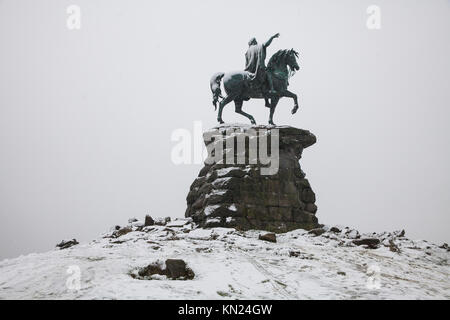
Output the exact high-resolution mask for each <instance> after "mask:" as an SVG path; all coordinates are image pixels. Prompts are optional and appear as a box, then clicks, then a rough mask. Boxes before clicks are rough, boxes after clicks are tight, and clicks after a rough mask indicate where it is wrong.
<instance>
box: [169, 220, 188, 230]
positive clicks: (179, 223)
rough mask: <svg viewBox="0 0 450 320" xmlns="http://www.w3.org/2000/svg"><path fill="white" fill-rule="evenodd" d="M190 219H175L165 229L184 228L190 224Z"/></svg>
mask: <svg viewBox="0 0 450 320" xmlns="http://www.w3.org/2000/svg"><path fill="white" fill-rule="evenodd" d="M191 221H192V219H190V218H189V219H175V220H173V221H170V222H168V223H167V224H166V226H167V227H178V228H179V227H184V226H185V225H187V224H188V223H190V222H191Z"/></svg>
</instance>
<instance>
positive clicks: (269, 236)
mask: <svg viewBox="0 0 450 320" xmlns="http://www.w3.org/2000/svg"><path fill="white" fill-rule="evenodd" d="M258 239H259V240H264V241H270V242H277V236H276V235H275V233H273V232H270V233H266V234H262V235H261V234H260V235H259V237H258Z"/></svg>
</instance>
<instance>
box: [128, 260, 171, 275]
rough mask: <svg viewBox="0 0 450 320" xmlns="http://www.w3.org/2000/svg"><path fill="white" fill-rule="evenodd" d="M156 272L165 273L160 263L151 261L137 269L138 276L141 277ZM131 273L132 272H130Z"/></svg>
mask: <svg viewBox="0 0 450 320" xmlns="http://www.w3.org/2000/svg"><path fill="white" fill-rule="evenodd" d="M155 274H158V275H161V276H165V275H166V270H165V269H164V268H163V267H162V265H161V264H160V263H152V264H149V265H148V266H146V267H144V268H141V269H139V270H138V276H139V277H140V278H142V279H148V278H151V276H153V275H155ZM132 275H133V274H132Z"/></svg>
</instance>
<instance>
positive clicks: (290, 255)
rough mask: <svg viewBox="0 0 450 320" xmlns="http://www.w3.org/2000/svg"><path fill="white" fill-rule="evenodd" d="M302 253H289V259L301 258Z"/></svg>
mask: <svg viewBox="0 0 450 320" xmlns="http://www.w3.org/2000/svg"><path fill="white" fill-rule="evenodd" d="M301 254H302V253H301V252H300V251H292V250H291V251H289V257H295V258H297V257H299V256H300V255H301Z"/></svg>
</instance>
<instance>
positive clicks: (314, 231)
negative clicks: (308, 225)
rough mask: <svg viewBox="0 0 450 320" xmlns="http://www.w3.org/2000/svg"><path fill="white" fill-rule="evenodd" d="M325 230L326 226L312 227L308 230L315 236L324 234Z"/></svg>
mask: <svg viewBox="0 0 450 320" xmlns="http://www.w3.org/2000/svg"><path fill="white" fill-rule="evenodd" d="M324 232H325V229H324V228H315V229H311V230H309V231H308V233H309V234H312V235H314V236H316V237H317V236H320V235H321V234H323V233H324Z"/></svg>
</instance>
